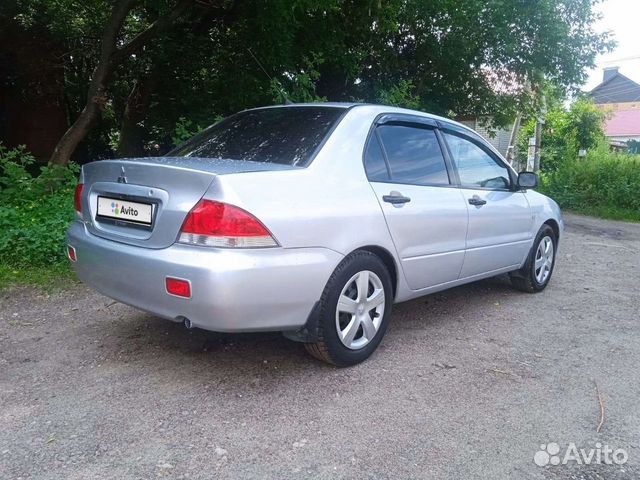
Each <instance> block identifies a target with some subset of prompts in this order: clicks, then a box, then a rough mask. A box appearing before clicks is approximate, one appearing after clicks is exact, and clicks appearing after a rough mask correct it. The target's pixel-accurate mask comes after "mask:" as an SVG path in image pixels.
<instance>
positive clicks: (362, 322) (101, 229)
mask: <svg viewBox="0 0 640 480" xmlns="http://www.w3.org/2000/svg"><path fill="white" fill-rule="evenodd" d="M536 186H537V176H536V175H535V174H533V173H528V172H524V173H520V174H518V173H516V172H515V171H514V170H513V169H512V168H511V166H509V165H508V164H507V163H506V162H505V161H504V159H503V158H502V157H501V156H500V154H499V153H498V152H497V151H496V150H495V149H494V148H493V147H492V146H491V145H490V144H489V143H487V142H486V141H485V140H484V139H483V138H482V137H480V136H479V135H478V134H476V133H475V132H474V131H472V130H470V129H468V128H466V127H464V126H463V125H461V124H459V123H456V122H453V121H451V120H448V119H445V118H440V117H436V116H434V115H429V114H426V113H421V112H417V111H412V110H404V109H399V108H393V107H386V106H378V105H361V104H331V103H326V104H298V105H287V106H274V107H266V108H258V109H253V110H247V111H244V112H241V113H238V114H236V115H232V116H230V117H228V118H226V119H225V120H223V121H221V122H219V123H217V124H215V125H213V126H211V127H209V128H207V129H206V130H204V131H203V132H202V133H200V134H198V135H197V136H195V137H194V138H193V139H191V140H189V141H187V142H186V143H185V144H183V145H182V146H180V147H178V148H176V149H175V150H173V151H172V152H170V153H169V154H168V155H167V156H164V157H158V158H132V159H121V160H103V161H98V162H93V163H89V164H87V165H84V167H83V168H82V172H81V174H80V182H79V185H78V188H77V191H76V210H77V220H76V221H75V222H74V223H73V224H72V225H71V227H70V229H69V232H68V253H69V258H70V259H71V261H72V263H73V266H74V268H75V270H76V272H77V274H78V276H79V277H80V279H81V280H82V281H83V282H85V283H86V284H87V285H90V286H91V287H93V288H95V289H96V290H98V291H100V292H102V293H103V294H105V295H107V296H109V297H111V298H113V299H116V300H118V301H120V302H123V303H126V304H128V305H132V306H134V307H137V308H139V309H141V310H145V311H148V312H151V313H153V314H155V315H157V316H159V317H163V318H167V319H170V320H173V321H177V322H183V323H184V324H185V325H186V326H187V327H188V328H193V327H198V328H203V329H206V330H212V331H217V332H247V331H281V332H283V333H284V334H285V336H287V337H288V338H290V339H292V340H296V341H300V342H303V343H304V344H305V346H306V347H307V349H308V351H309V352H310V353H312V354H313V355H314V356H316V357H318V358H320V359H322V360H325V361H327V362H330V363H333V364H335V365H339V366H346V365H353V364H355V363H358V362H361V361H363V360H364V359H366V358H367V357H369V355H371V354H372V353H373V351H374V350H375V349H376V348H377V346H378V345H379V343H380V341H381V340H382V337H383V335H384V333H385V330H386V329H387V326H388V324H389V321H390V317H391V307H392V305H393V304H394V303H397V302H403V301H406V300H410V299H412V298H416V297H420V296H422V295H426V294H429V293H433V292H437V291H440V290H444V289H447V288H451V287H454V286H456V285H460V284H463V283H468V282H473V281H475V280H479V279H482V278H486V277H491V276H494V275H498V274H503V273H509V274H510V276H511V279H512V283H513V284H514V286H515V287H516V288H518V289H520V290H524V291H527V292H538V291H541V290H543V289H544V288H545V287H546V286H547V284H548V283H549V280H550V278H551V274H552V272H553V267H554V262H555V258H556V252H557V249H558V241H559V239H560V236H561V235H562V231H563V222H562V216H561V213H560V209H559V208H558V205H557V204H556V203H555V202H554V201H553V200H551V199H549V198H547V197H545V196H544V195H541V194H540V193H537V192H536V191H534V190H533V188H535V187H536Z"/></svg>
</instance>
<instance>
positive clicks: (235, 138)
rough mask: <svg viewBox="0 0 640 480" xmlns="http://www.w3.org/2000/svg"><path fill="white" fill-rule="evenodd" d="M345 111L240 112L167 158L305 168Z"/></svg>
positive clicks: (294, 108) (293, 108) (291, 108)
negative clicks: (277, 164)
mask: <svg viewBox="0 0 640 480" xmlns="http://www.w3.org/2000/svg"><path fill="white" fill-rule="evenodd" d="M344 111H345V110H344V109H343V108H339V107H280V108H265V109H259V110H249V111H246V112H240V113H237V114H235V115H232V116H230V117H228V118H225V119H224V120H222V121H221V122H220V123H217V124H216V125H213V126H211V127H209V128H208V129H206V130H205V131H204V132H202V133H201V134H199V135H197V136H196V137H194V138H192V139H191V140H189V141H187V142H186V143H185V144H183V145H181V146H179V147H178V148H176V149H174V150H173V151H171V152H169V153H168V154H167V155H168V156H172V157H204V158H228V159H232V160H252V161H254V162H265V163H281V164H285V165H295V166H302V167H304V166H307V165H308V164H309V162H310V160H311V156H312V155H313V152H314V151H315V149H316V148H317V147H318V145H320V143H321V142H322V140H323V139H324V137H325V136H326V135H327V134H328V133H329V130H330V129H331V127H332V126H333V125H334V124H335V123H336V122H337V121H338V119H339V118H340V116H341V115H342V113H344Z"/></svg>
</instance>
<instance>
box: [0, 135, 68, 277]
mask: <svg viewBox="0 0 640 480" xmlns="http://www.w3.org/2000/svg"><path fill="white" fill-rule="evenodd" d="M36 170H37V169H36V168H35V160H34V158H33V157H32V156H31V155H30V154H28V153H27V152H25V150H24V149H23V148H17V149H12V150H9V149H7V148H5V147H3V146H2V145H1V144H0V265H4V266H10V267H12V268H29V267H44V266H47V267H55V266H57V265H60V264H62V262H65V261H66V258H65V256H66V254H65V248H64V245H65V233H66V230H67V227H68V226H69V223H70V222H71V221H72V220H73V218H74V215H75V212H74V206H73V193H74V190H75V186H76V183H77V180H76V178H77V175H78V172H79V168H78V167H77V166H73V165H72V166H70V167H69V168H64V167H49V166H45V167H41V168H40V171H39V174H37V175H35V176H34V175H33V174H32V173H31V171H36Z"/></svg>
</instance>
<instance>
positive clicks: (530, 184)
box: [518, 172, 540, 188]
mask: <svg viewBox="0 0 640 480" xmlns="http://www.w3.org/2000/svg"><path fill="white" fill-rule="evenodd" d="M538 183H540V180H539V178H538V174H537V173H533V172H520V173H519V174H518V188H536V187H537V186H538Z"/></svg>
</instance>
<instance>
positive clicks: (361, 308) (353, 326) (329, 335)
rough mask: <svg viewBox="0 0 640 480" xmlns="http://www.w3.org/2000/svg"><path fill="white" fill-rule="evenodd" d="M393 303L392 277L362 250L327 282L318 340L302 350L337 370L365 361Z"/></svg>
mask: <svg viewBox="0 0 640 480" xmlns="http://www.w3.org/2000/svg"><path fill="white" fill-rule="evenodd" d="M365 283H366V294H365V293H362V292H364V291H365V288H363V286H364V284H365ZM380 294H382V295H383V296H382V297H380ZM381 299H382V302H383V303H382V304H379V303H378V302H380V300H381ZM339 300H340V301H341V303H340V305H338V301H339ZM392 304H393V287H392V284H391V276H390V275H389V271H388V270H387V267H386V266H385V264H384V263H383V262H382V260H381V259H380V258H379V257H378V256H376V255H374V254H373V253H371V252H367V251H363V250H358V251H356V252H354V253H352V254H350V255H349V256H347V257H346V258H344V259H343V260H342V262H340V264H339V265H338V266H337V267H336V269H335V271H334V272H333V274H332V275H331V278H329V281H328V282H327V285H326V287H325V289H324V291H323V293H322V297H321V298H320V303H319V316H318V319H319V321H318V340H317V341H316V342H314V343H306V344H305V348H306V349H307V351H308V352H309V353H310V354H311V355H313V356H314V357H316V358H317V359H319V360H322V361H324V362H327V363H330V364H333V365H336V366H338V367H348V366H351V365H355V364H357V363H360V362H362V361H364V360H366V359H367V358H369V356H371V354H372V353H373V352H374V351H375V350H376V348H378V345H379V344H380V341H381V340H382V337H383V336H384V334H385V332H386V330H387V326H388V324H389V318H390V316H391V306H392ZM352 310H353V312H354V313H351V311H352Z"/></svg>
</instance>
